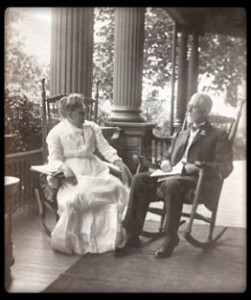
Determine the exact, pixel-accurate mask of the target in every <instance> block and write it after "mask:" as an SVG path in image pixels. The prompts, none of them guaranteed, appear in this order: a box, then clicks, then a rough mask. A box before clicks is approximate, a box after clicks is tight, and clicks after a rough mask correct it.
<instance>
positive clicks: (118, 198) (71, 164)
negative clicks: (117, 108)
mask: <svg viewBox="0 0 251 300" xmlns="http://www.w3.org/2000/svg"><path fill="white" fill-rule="evenodd" d="M83 103H84V97H83V96H82V95H81V94H70V95H69V96H67V97H64V98H63V99H61V100H60V108H59V110H60V114H61V116H62V117H63V118H62V120H61V122H60V123H58V124H57V125H56V126H55V127H54V128H53V129H52V130H51V131H50V132H49V134H48V136H47V139H46V141H47V144H48V151H49V156H48V163H49V165H51V166H52V167H53V168H57V169H58V170H61V171H63V173H64V177H65V180H64V182H63V184H62V185H61V186H60V187H59V190H58V193H57V201H58V213H59V216H60V217H59V221H58V222H57V224H56V226H55V228H54V229H53V231H52V235H51V244H52V248H53V249H55V250H59V251H62V252H66V253H78V254H85V253H88V252H91V253H102V252H106V251H109V250H113V249H115V247H116V245H117V244H118V243H119V242H121V239H122V235H123V232H122V230H121V225H120V224H121V220H122V216H123V212H124V209H125V207H126V205H127V202H128V188H127V187H126V186H125V185H124V184H122V182H121V181H120V180H119V179H118V178H116V177H114V176H112V175H111V174H110V173H109V168H108V165H107V164H106V163H105V162H104V161H102V160H101V159H99V158H98V157H97V156H96V155H95V154H94V151H95V150H96V149H97V150H98V151H99V152H100V153H101V154H102V155H103V156H104V157H105V159H106V160H108V161H109V162H111V163H113V164H114V165H116V166H118V167H119V168H120V169H121V171H122V179H123V182H129V181H130V179H131V174H130V171H129V169H128V168H127V167H126V166H125V164H124V163H123V162H122V160H121V158H120V157H119V156H118V154H117V151H116V150H115V149H114V148H113V147H111V146H110V145H109V143H108V142H107V140H106V139H105V138H104V137H103V135H102V132H101V129H100V127H99V126H98V125H97V124H95V123H94V122H91V121H87V120H85V106H84V104H83ZM49 184H50V185H51V186H52V187H55V184H56V182H55V181H53V179H52V178H49Z"/></svg>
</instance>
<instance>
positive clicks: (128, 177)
mask: <svg viewBox="0 0 251 300" xmlns="http://www.w3.org/2000/svg"><path fill="white" fill-rule="evenodd" d="M113 164H114V165H115V166H117V167H119V169H120V170H121V173H122V182H123V184H125V185H127V186H131V183H132V174H131V172H130V170H129V169H128V167H127V166H126V165H125V164H124V163H123V161H122V160H120V159H118V160H115V161H114V162H113Z"/></svg>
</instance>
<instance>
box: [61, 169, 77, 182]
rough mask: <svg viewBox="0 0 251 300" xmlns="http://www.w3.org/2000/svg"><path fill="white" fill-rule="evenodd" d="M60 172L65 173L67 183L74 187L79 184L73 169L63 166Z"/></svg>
mask: <svg viewBox="0 0 251 300" xmlns="http://www.w3.org/2000/svg"><path fill="white" fill-rule="evenodd" d="M60 170H61V171H63V173H64V177H65V181H66V182H68V183H70V184H72V185H76V184H77V183H78V182H77V178H76V176H75V174H74V173H73V171H72V169H71V168H69V167H67V166H62V167H61V168H60Z"/></svg>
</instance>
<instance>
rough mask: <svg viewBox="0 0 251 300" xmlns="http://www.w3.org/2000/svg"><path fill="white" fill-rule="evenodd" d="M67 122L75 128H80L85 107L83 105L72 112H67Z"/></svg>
mask: <svg viewBox="0 0 251 300" xmlns="http://www.w3.org/2000/svg"><path fill="white" fill-rule="evenodd" d="M67 119H68V121H70V122H71V123H72V124H73V125H75V126H77V127H82V124H83V123H84V122H85V107H84V105H83V106H81V107H78V108H76V109H75V110H74V111H72V112H69V113H68V115H67Z"/></svg>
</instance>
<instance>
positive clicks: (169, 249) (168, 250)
mask: <svg viewBox="0 0 251 300" xmlns="http://www.w3.org/2000/svg"><path fill="white" fill-rule="evenodd" d="M179 241H180V239H179V238H178V237H176V238H175V239H174V240H173V241H170V239H169V238H168V239H167V238H166V239H165V240H164V243H163V245H162V246H161V247H160V248H159V249H158V250H157V251H156V252H155V254H154V257H155V258H167V257H170V256H171V255H172V253H173V250H174V248H175V247H176V246H177V245H178V244H179Z"/></svg>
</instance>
